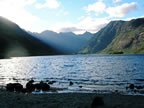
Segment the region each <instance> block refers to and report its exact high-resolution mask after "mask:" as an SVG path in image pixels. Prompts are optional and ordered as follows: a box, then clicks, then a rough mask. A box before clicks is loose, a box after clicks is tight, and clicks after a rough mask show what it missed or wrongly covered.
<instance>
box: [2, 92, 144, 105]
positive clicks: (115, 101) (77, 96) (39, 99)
mask: <svg viewBox="0 0 144 108" xmlns="http://www.w3.org/2000/svg"><path fill="white" fill-rule="evenodd" d="M95 97H101V98H102V99H103V101H104V105H102V106H98V107H93V108H144V96H132V95H120V94H95V93H51V94H31V93H30V94H23V93H13V92H7V91H5V90H0V108H91V104H92V102H93V100H94V98H95Z"/></svg>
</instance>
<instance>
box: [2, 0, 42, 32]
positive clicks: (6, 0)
mask: <svg viewBox="0 0 144 108" xmlns="http://www.w3.org/2000/svg"><path fill="white" fill-rule="evenodd" d="M35 2H36V0H2V1H0V16H3V17H5V18H7V19H9V20H11V21H13V22H15V23H17V24H18V25H20V26H21V27H22V28H25V29H27V30H28V29H31V28H32V26H31V25H33V24H34V23H35V22H37V21H38V20H39V18H38V17H36V16H33V15H32V14H31V13H29V12H28V11H26V9H25V7H26V6H28V5H32V4H34V3H35Z"/></svg>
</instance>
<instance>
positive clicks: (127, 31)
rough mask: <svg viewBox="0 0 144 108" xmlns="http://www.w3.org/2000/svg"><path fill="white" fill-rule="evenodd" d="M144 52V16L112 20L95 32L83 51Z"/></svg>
mask: <svg viewBox="0 0 144 108" xmlns="http://www.w3.org/2000/svg"><path fill="white" fill-rule="evenodd" d="M115 52H124V53H144V18H138V19H132V20H130V21H122V20H120V21H111V22H110V23H109V24H108V25H107V26H106V27H104V28H102V29H101V30H100V31H99V32H97V33H96V34H94V37H92V39H90V41H89V42H88V44H87V45H86V46H85V48H84V49H83V50H82V53H115Z"/></svg>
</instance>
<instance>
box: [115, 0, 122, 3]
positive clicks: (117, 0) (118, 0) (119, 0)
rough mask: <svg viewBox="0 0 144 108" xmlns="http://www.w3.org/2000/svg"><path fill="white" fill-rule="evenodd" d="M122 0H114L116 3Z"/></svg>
mask: <svg viewBox="0 0 144 108" xmlns="http://www.w3.org/2000/svg"><path fill="white" fill-rule="evenodd" d="M121 1H122V0H113V2H114V3H118V2H121Z"/></svg>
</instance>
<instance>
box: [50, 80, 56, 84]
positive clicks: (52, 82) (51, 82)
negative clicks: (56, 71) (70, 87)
mask: <svg viewBox="0 0 144 108" xmlns="http://www.w3.org/2000/svg"><path fill="white" fill-rule="evenodd" d="M54 83H56V81H48V84H54Z"/></svg>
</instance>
